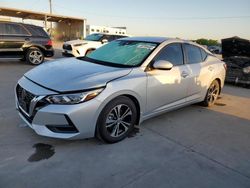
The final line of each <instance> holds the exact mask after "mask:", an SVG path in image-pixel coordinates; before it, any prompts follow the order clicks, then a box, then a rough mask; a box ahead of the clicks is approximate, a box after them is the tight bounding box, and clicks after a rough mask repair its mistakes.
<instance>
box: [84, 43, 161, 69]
mask: <svg viewBox="0 0 250 188" xmlns="http://www.w3.org/2000/svg"><path fill="white" fill-rule="evenodd" d="M157 45H158V44H157V43H149V42H140V41H125V40H117V41H113V42H111V43H109V44H106V45H104V46H103V47H101V48H99V49H98V50H96V51H94V52H92V53H91V54H88V55H87V56H86V57H87V58H88V59H89V60H90V61H91V60H92V62H93V60H94V61H95V62H97V63H98V61H99V63H105V64H106V65H110V66H126V67H135V66H139V65H140V64H141V63H142V62H143V61H144V60H145V59H146V58H147V57H148V56H149V55H150V53H151V52H152V51H153V50H154V49H155V48H156V46H157Z"/></svg>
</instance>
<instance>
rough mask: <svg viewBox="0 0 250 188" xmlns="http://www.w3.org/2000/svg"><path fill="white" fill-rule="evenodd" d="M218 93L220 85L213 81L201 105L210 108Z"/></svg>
mask: <svg viewBox="0 0 250 188" xmlns="http://www.w3.org/2000/svg"><path fill="white" fill-rule="evenodd" d="M219 93H220V84H219V82H218V81H217V80H214V81H213V82H212V84H211V85H210V87H209V88H208V90H207V95H206V97H205V99H204V101H203V105H204V106H206V107H210V106H212V105H214V103H215V101H216V100H217V98H218V96H219Z"/></svg>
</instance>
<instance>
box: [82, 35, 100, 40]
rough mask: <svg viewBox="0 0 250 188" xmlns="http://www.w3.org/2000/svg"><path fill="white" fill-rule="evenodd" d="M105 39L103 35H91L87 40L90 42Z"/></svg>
mask: <svg viewBox="0 0 250 188" xmlns="http://www.w3.org/2000/svg"><path fill="white" fill-rule="evenodd" d="M102 37H103V34H91V35H88V36H87V37H86V38H85V40H89V41H100V40H101V39H102Z"/></svg>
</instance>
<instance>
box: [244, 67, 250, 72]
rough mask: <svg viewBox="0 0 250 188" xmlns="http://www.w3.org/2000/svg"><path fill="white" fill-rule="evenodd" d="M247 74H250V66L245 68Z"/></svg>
mask: <svg viewBox="0 0 250 188" xmlns="http://www.w3.org/2000/svg"><path fill="white" fill-rule="evenodd" d="M243 72H244V73H245V74H250V66H248V67H245V68H243Z"/></svg>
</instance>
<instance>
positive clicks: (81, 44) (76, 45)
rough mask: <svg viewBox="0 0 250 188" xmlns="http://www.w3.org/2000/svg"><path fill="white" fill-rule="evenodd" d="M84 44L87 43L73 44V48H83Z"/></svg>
mask: <svg viewBox="0 0 250 188" xmlns="http://www.w3.org/2000/svg"><path fill="white" fill-rule="evenodd" d="M85 44H87V43H80V44H74V46H75V47H78V46H83V45H85Z"/></svg>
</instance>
